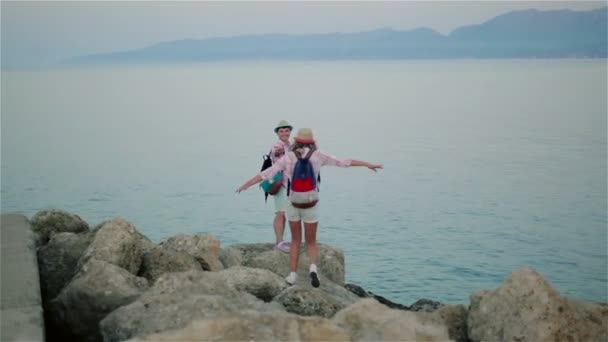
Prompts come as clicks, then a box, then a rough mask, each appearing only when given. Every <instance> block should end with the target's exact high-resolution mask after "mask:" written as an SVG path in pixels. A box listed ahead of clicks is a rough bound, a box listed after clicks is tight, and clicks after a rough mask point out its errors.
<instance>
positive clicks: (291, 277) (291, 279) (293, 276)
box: [285, 272, 298, 285]
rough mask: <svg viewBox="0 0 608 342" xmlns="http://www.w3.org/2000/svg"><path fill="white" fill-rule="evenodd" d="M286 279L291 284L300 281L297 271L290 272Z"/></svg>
mask: <svg viewBox="0 0 608 342" xmlns="http://www.w3.org/2000/svg"><path fill="white" fill-rule="evenodd" d="M285 281H286V282H287V283H288V284H289V285H293V284H295V283H296V281H298V274H297V273H296V272H291V273H289V275H288V276H287V277H286V278H285Z"/></svg>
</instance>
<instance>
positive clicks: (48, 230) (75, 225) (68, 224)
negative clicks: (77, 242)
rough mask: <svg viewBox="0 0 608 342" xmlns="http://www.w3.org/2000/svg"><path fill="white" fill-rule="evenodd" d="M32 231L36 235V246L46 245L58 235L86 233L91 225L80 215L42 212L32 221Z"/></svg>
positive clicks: (52, 211)
mask: <svg viewBox="0 0 608 342" xmlns="http://www.w3.org/2000/svg"><path fill="white" fill-rule="evenodd" d="M30 223H31V225H32V230H33V231H34V233H36V245H37V246H42V245H44V244H46V243H47V242H48V241H49V239H50V238H51V236H52V235H53V234H56V233H84V232H88V231H89V225H88V223H86V222H85V221H84V220H83V219H81V218H80V216H78V215H74V214H70V213H68V212H65V211H63V210H42V211H39V212H37V213H36V214H35V215H34V216H33V217H32V219H31V220H30Z"/></svg>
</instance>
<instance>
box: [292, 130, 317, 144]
mask: <svg viewBox="0 0 608 342" xmlns="http://www.w3.org/2000/svg"><path fill="white" fill-rule="evenodd" d="M295 140H296V142H299V143H302V144H314V143H315V137H314V136H313V135H312V129H310V128H300V129H299V130H298V135H296V137H295Z"/></svg>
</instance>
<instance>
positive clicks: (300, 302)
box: [274, 286, 344, 318]
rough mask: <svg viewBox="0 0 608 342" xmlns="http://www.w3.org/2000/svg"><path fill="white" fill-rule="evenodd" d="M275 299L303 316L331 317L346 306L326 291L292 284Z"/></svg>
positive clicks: (290, 310) (287, 308) (289, 309)
mask: <svg viewBox="0 0 608 342" xmlns="http://www.w3.org/2000/svg"><path fill="white" fill-rule="evenodd" d="M274 301H275V302H278V303H281V304H282V305H283V306H284V307H285V309H286V310H287V311H288V312H291V313H295V314H298V315H302V316H322V317H326V318H329V317H332V316H333V315H334V314H335V313H336V312H338V311H339V310H340V309H343V308H344V306H342V305H340V304H339V303H338V301H337V300H336V299H334V298H333V297H331V296H330V295H328V294H327V293H326V292H323V291H322V290H319V289H313V288H310V287H299V286H291V287H290V288H288V289H287V290H285V291H283V292H281V294H280V295H278V296H277V297H276V298H275V299H274Z"/></svg>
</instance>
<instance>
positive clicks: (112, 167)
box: [1, 60, 608, 304]
mask: <svg viewBox="0 0 608 342" xmlns="http://www.w3.org/2000/svg"><path fill="white" fill-rule="evenodd" d="M606 75H607V63H606V60H505V61H485V60H484V61H480V60H462V61H460V60H459V61H403V62H401V61H399V62H310V63H305V62H302V63H300V62H293V63H283V62H277V63H273V62H260V63H242V64H202V65H188V66H149V67H132V68H126V67H123V68H111V67H106V68H93V69H57V70H42V71H3V72H2V104H1V106H2V107H1V109H2V117H1V119H2V120H1V124H2V141H1V142H2V174H1V182H2V183H1V188H2V192H1V200H2V202H1V205H2V208H1V210H2V212H3V213H7V212H21V213H24V214H26V215H27V216H30V217H31V215H33V214H34V213H36V212H37V211H39V210H42V209H50V208H59V209H64V210H67V211H70V212H73V213H76V214H78V215H80V216H81V217H82V218H84V219H85V220H87V222H89V224H91V225H95V224H97V223H99V222H101V221H103V220H106V219H110V218H114V217H124V218H126V219H127V220H129V221H130V222H132V223H133V224H135V226H136V227H137V228H138V229H139V230H140V231H141V232H142V233H143V234H145V235H146V236H148V237H149V238H150V239H152V240H153V241H155V242H159V241H161V240H163V239H165V238H167V237H170V236H173V235H175V234H178V233H203V232H204V233H211V234H214V235H216V236H217V237H218V238H219V239H220V241H221V244H222V246H227V245H231V244H235V243H249V242H271V241H273V239H274V235H273V230H272V210H273V206H272V203H271V202H269V203H268V204H264V199H263V194H262V193H261V191H260V190H258V189H257V188H255V187H254V188H251V189H250V190H248V191H247V192H244V193H242V194H239V195H237V194H235V193H234V189H235V188H236V187H237V186H239V185H240V184H242V183H243V182H244V181H246V180H247V179H249V178H250V177H252V176H253V175H255V174H256V172H257V171H259V167H260V165H261V161H262V159H261V156H262V154H263V153H265V152H267V151H268V150H269V148H270V145H271V144H272V143H273V142H274V141H275V139H276V136H275V135H274V133H273V131H272V129H273V127H274V125H275V124H276V123H277V122H278V121H279V120H281V119H286V120H288V121H290V122H291V123H292V124H293V125H294V126H295V127H296V128H299V127H312V128H313V129H314V132H315V135H316V137H317V140H318V144H319V147H320V149H322V150H324V151H326V152H329V153H330V154H333V155H335V156H338V157H349V158H356V159H362V160H367V161H371V162H379V163H383V164H384V166H385V170H383V171H380V172H379V173H377V174H374V173H373V172H371V171H369V170H367V169H365V168H350V169H338V168H329V167H328V168H324V169H323V171H322V178H323V179H322V183H321V198H322V202H321V207H320V216H321V220H320V226H319V232H318V239H319V241H320V242H323V243H327V244H330V245H333V246H336V247H339V248H341V249H343V250H344V253H345V257H346V277H347V281H348V282H352V283H356V284H359V285H361V286H363V287H364V288H366V289H367V290H370V291H373V292H375V293H377V294H380V295H383V296H385V297H387V298H389V299H391V300H393V301H397V302H400V303H403V304H411V303H412V302H413V301H415V300H417V299H419V298H423V297H424V298H430V299H434V300H439V301H442V302H449V303H468V301H469V295H470V294H472V293H473V292H475V291H477V290H481V289H490V288H495V287H497V286H499V285H500V283H501V282H502V281H503V279H504V277H506V276H507V275H508V274H509V273H510V272H512V271H513V270H516V269H518V268H521V267H525V266H529V267H533V268H535V269H537V270H538V271H540V272H541V273H543V274H544V275H545V276H546V277H547V279H548V280H549V282H550V283H551V284H552V285H553V286H554V287H556V288H557V289H558V290H559V291H560V292H561V293H562V294H565V295H568V296H573V297H576V298H579V299H585V300H592V301H604V302H605V301H608V298H607V296H608V295H607V286H608V283H607V254H606V253H607V252H606V250H607V236H606V235H607V227H606V225H607V218H606V215H607V203H606V191H607V185H606V177H607V176H606V156H607V151H606V116H607V108H606V106H607V104H606V103H607V99H606V94H607V86H606V77H607V76H606ZM287 236H289V234H287ZM321 276H322V275H321Z"/></svg>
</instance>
